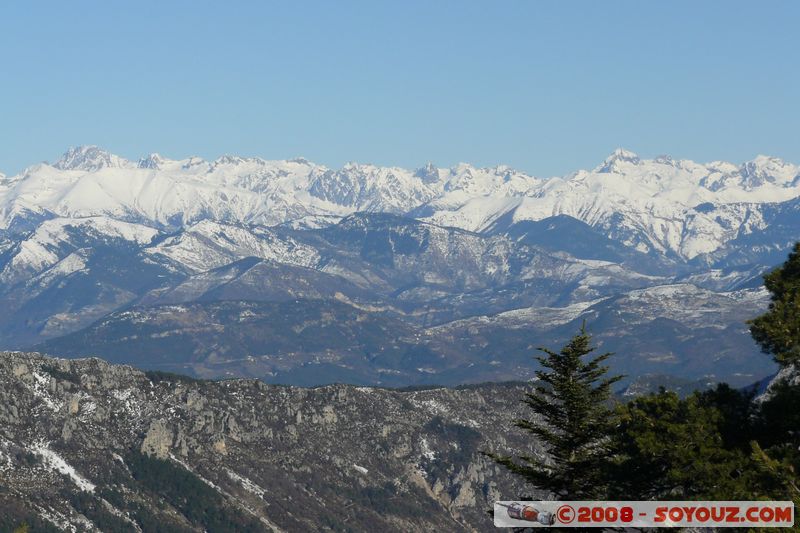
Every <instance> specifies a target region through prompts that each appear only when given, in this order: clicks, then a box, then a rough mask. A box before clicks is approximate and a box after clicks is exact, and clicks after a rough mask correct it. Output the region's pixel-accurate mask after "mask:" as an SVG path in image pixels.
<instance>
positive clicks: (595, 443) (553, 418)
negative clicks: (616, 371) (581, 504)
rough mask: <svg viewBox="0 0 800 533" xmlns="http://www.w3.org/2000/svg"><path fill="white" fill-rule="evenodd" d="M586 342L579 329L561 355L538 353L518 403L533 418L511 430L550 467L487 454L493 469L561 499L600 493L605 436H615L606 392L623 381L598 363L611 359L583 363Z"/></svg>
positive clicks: (606, 445)
mask: <svg viewBox="0 0 800 533" xmlns="http://www.w3.org/2000/svg"><path fill="white" fill-rule="evenodd" d="M590 341H591V337H590V336H589V334H588V333H586V329H585V327H584V328H581V331H580V333H579V334H578V335H576V336H575V337H573V338H572V339H571V340H570V341H569V342H568V343H567V344H566V346H564V347H563V348H562V349H561V351H560V352H558V353H557V352H554V351H551V350H548V349H546V348H540V351H542V352H543V354H544V355H542V356H539V357H537V358H536V359H537V360H538V361H539V363H540V364H541V366H542V369H541V370H538V371H537V372H536V375H537V377H538V378H539V383H538V384H537V386H536V387H535V388H534V390H533V392H530V393H527V394H526V395H525V399H524V400H523V401H524V402H525V403H526V404H527V405H528V406H529V407H530V408H531V410H532V411H533V414H535V415H537V416H536V418H534V419H532V420H526V419H521V420H517V421H516V422H515V424H516V425H517V426H518V427H520V428H522V429H525V430H526V431H529V432H530V433H532V434H533V435H535V436H536V437H537V438H538V440H539V441H540V442H541V443H543V444H544V445H545V447H546V448H547V451H548V453H549V456H550V460H549V461H542V460H540V459H538V458H536V457H530V456H523V457H519V458H517V459H514V458H512V457H509V456H500V455H496V454H493V453H487V454H486V455H488V456H489V457H491V458H492V459H494V460H495V461H496V462H497V463H499V464H501V465H503V466H505V467H507V468H508V469H509V470H511V471H512V472H514V473H515V474H518V475H520V476H522V477H523V478H525V480H527V481H528V482H529V483H531V484H533V485H534V486H536V487H538V488H542V489H546V490H549V491H551V492H553V493H554V494H555V495H556V496H558V497H559V498H561V499H574V500H581V499H593V498H600V497H602V496H603V495H604V493H605V488H604V485H605V484H604V479H606V477H607V476H606V475H605V472H606V467H607V465H608V463H609V455H610V450H609V438H608V437H609V434H610V433H611V432H612V431H613V430H614V420H613V411H612V410H611V408H610V406H609V405H608V403H609V399H610V396H611V386H612V385H613V384H614V383H616V382H617V381H619V380H620V379H622V376H616V377H606V373H607V372H608V367H606V366H603V364H602V363H603V362H604V361H605V360H606V359H608V357H609V356H610V355H611V354H610V353H605V354H602V355H599V356H597V357H594V358H593V359H588V358H587V356H588V355H589V354H590V353H591V352H593V351H594V348H593V347H591V344H590Z"/></svg>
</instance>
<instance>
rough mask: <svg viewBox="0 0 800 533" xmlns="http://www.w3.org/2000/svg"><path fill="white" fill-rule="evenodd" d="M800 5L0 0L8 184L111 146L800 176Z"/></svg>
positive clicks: (331, 159)
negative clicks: (615, 162) (633, 154)
mask: <svg viewBox="0 0 800 533" xmlns="http://www.w3.org/2000/svg"><path fill="white" fill-rule="evenodd" d="M799 27H800V2H793V1H789V0H787V1H783V2H770V1H767V2H761V1H760V2H733V1H694V0H693V1H688V2H679V1H669V2H654V1H653V2H650V1H604V2H599V1H591V2H589V1H586V2H569V1H553V2H541V1H513V2H510V1H509V2H504V1H482V2H466V1H464V2H462V1H455V0H453V1H430V0H428V1H421V2H413V1H408V0H404V1H402V2H401V1H391V2H375V1H369V2H367V1H365V2H350V1H339V0H337V1H320V2H310V1H309V2H299V1H298V2H275V3H272V2H261V1H252V2H245V1H231V2H221V1H215V2H204V1H177V0H170V1H159V2H149V1H142V0H138V1H136V2H124V1H107V0H106V1H99V0H98V1H92V2H90V1H80V0H79V1H71V2H65V1H52V2H46V1H37V2H22V1H20V2H3V3H2V4H0V171H3V172H6V173H9V174H10V173H15V172H17V171H19V170H20V169H22V168H23V167H24V166H27V165H29V164H33V163H35V162H38V161H42V160H49V161H53V160H55V159H57V158H58V156H59V154H61V153H62V152H63V151H64V150H65V149H66V148H67V147H69V146H71V145H78V144H98V145H101V146H104V147H106V148H107V149H109V150H111V151H113V152H115V153H118V154H120V155H123V156H126V157H130V158H137V157H139V156H141V155H145V154H147V153H149V152H154V151H157V152H160V153H162V154H164V155H165V156H167V157H174V158H179V157H186V156H189V155H199V156H202V157H206V158H215V157H217V156H219V155H221V154H224V153H234V154H241V155H254V156H262V157H267V158H289V157H295V156H300V155H302V156H305V157H307V158H309V159H311V160H314V161H317V162H320V163H324V164H327V165H332V166H338V165H341V164H342V163H343V162H346V161H350V160H353V161H361V162H372V163H376V164H381V165H389V164H395V165H401V166H407V167H416V166H419V165H422V164H424V163H425V162H426V161H433V162H434V163H436V164H439V165H442V166H447V165H451V164H454V163H457V162H459V161H466V162H470V163H474V164H478V165H494V164H497V163H506V164H510V165H512V166H515V167H517V168H520V169H522V170H526V171H529V172H531V173H534V174H536V175H543V176H547V175H554V174H562V173H565V172H567V171H571V170H574V169H576V168H583V167H591V166H594V165H595V164H597V163H598V161H600V160H602V159H603V158H604V157H605V156H606V155H607V154H608V153H609V152H610V151H611V150H613V149H614V148H615V147H617V146H623V147H626V148H628V149H631V150H634V151H637V152H639V153H640V154H641V155H643V156H648V157H649V156H655V155H658V154H662V153H668V154H671V155H673V156H675V157H682V158H691V159H696V160H700V161H710V160H713V159H727V160H732V161H735V162H741V161H743V160H746V159H750V158H751V157H753V156H755V155H756V154H758V153H766V154H771V155H777V156H780V157H783V158H785V159H788V160H792V161H795V162H800V129H799V128H800V45H799V44H798V28H799Z"/></svg>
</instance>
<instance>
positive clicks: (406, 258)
mask: <svg viewBox="0 0 800 533" xmlns="http://www.w3.org/2000/svg"><path fill="white" fill-rule="evenodd" d="M798 237H800V167H798V166H797V165H793V164H790V163H786V162H784V161H781V160H780V159H776V158H770V157H765V156H758V157H756V158H755V159H753V160H752V161H748V162H746V163H744V164H741V165H735V164H731V163H725V162H712V163H706V164H699V163H694V162H692V161H685V160H673V159H671V158H669V157H666V156H662V157H658V158H656V159H653V160H644V159H640V158H639V157H638V156H636V154H633V153H631V152H628V151H625V150H617V151H615V152H614V153H613V154H611V155H610V156H609V157H608V158H607V159H606V160H605V161H603V162H602V163H600V164H599V165H598V166H597V167H596V168H594V169H592V170H590V171H585V170H581V171H577V172H574V173H572V174H569V175H567V176H564V177H555V178H547V179H545V178H539V177H534V176H529V175H527V174H525V173H522V172H519V171H516V170H513V169H511V168H509V167H505V166H498V167H494V168H475V167H472V166H470V165H466V164H461V165H458V166H455V167H453V168H450V169H439V168H437V167H435V166H433V165H430V164H429V165H427V166H424V167H422V168H420V169H417V170H405V169H401V168H394V167H392V168H385V167H377V166H373V165H362V164H348V165H345V166H344V167H343V168H341V169H338V170H336V169H328V168H326V167H324V166H321V165H316V164H314V163H311V162H309V161H307V160H305V159H294V160H287V161H265V160H262V159H258V158H241V157H232V156H225V157H221V158H219V159H217V160H215V161H211V162H209V161H204V160H202V159H199V158H189V159H185V160H180V161H175V160H169V159H166V158H163V157H161V156H158V155H156V154H154V155H150V156H148V157H146V158H143V159H141V160H139V161H138V162H133V161H128V160H126V159H124V158H121V157H118V156H115V155H113V154H110V153H108V152H105V151H103V150H102V149H100V148H97V147H93V146H88V147H79V148H74V149H71V150H69V151H68V152H67V153H66V154H64V156H63V157H62V158H61V159H60V160H59V161H57V162H56V163H54V164H52V165H49V164H45V163H42V164H38V165H34V166H32V167H29V168H28V169H26V170H25V171H23V172H22V173H20V174H19V175H17V176H12V177H5V176H2V175H0V305H2V308H3V309H4V313H3V314H2V315H0V348H6V349H20V348H31V347H35V349H39V350H43V351H47V352H50V353H53V354H58V355H67V356H79V355H99V356H102V357H104V358H107V359H110V360H113V361H116V362H126V363H131V364H134V365H140V366H143V367H146V368H158V369H165V370H176V371H181V372H188V373H193V374H197V375H202V376H205V377H218V376H229V375H244V376H251V377H258V378H262V379H265V380H267V381H273V382H284V383H294V384H320V383H326V382H330V381H347V382H352V383H362V384H383V385H409V384H424V383H443V384H454V383H463V382H475V381H482V380H489V379H492V380H495V379H497V380H503V379H528V378H530V377H531V376H532V371H533V369H534V368H533V364H532V362H531V359H530V356H531V354H532V353H533V352H534V351H535V348H536V347H537V346H539V345H542V344H545V345H548V346H552V345H554V344H557V343H558V342H561V341H563V340H564V339H565V338H567V337H568V336H569V335H570V334H571V333H574V332H575V331H576V330H577V328H579V327H580V324H582V323H583V322H584V321H585V322H586V324H587V327H588V328H589V330H590V331H592V332H593V333H595V335H596V340H597V341H598V342H599V343H600V345H601V349H609V350H614V351H615V352H617V355H616V356H615V357H614V358H613V364H614V368H615V370H617V371H621V372H625V373H627V374H629V375H630V376H631V377H632V378H633V377H636V376H640V375H648V376H651V375H653V374H664V375H669V376H671V377H672V378H682V379H690V380H705V379H707V378H711V379H725V380H729V381H733V382H741V383H743V384H744V383H747V382H753V381H756V380H758V379H760V378H762V377H763V376H765V375H767V374H768V373H770V372H772V371H773V370H774V369H773V367H772V366H771V365H770V364H769V363H768V358H767V357H766V356H763V355H760V354H759V353H758V350H757V349H756V347H755V345H754V343H752V341H751V340H750V339H749V337H748V335H747V329H746V326H745V324H744V321H745V320H746V319H747V318H750V317H753V316H756V315H757V314H759V313H761V312H762V311H763V310H764V309H765V307H766V305H767V301H768V297H767V294H766V292H765V291H764V290H763V289H762V288H761V280H760V276H761V275H762V274H763V273H764V271H766V270H768V269H769V268H771V267H773V266H775V265H777V264H779V263H780V262H782V261H783V260H784V258H785V255H786V253H787V250H788V248H789V246H790V245H791V244H792V243H793V242H794V241H795V240H797V239H798Z"/></svg>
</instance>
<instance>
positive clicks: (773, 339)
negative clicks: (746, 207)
mask: <svg viewBox="0 0 800 533" xmlns="http://www.w3.org/2000/svg"><path fill="white" fill-rule="evenodd" d="M764 286H765V287H766V288H767V290H769V292H770V293H772V294H771V299H772V302H771V303H770V304H769V311H767V312H766V313H765V314H763V315H761V316H760V317H758V318H756V319H754V320H751V321H750V333H751V335H752V336H753V339H755V341H756V342H757V343H759V344H760V345H761V348H763V349H764V351H765V352H767V353H771V354H772V355H773V356H774V357H775V360H776V361H777V362H778V363H780V364H782V365H787V364H791V363H798V362H800V242H799V243H797V244H795V246H794V250H793V251H792V253H791V254H789V259H788V260H787V261H786V262H785V263H784V264H783V265H781V266H780V267H778V268H776V269H775V270H773V271H772V272H770V273H769V274H767V275H766V276H764Z"/></svg>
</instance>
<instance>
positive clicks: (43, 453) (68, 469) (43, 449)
mask: <svg viewBox="0 0 800 533" xmlns="http://www.w3.org/2000/svg"><path fill="white" fill-rule="evenodd" d="M31 451H33V453H35V454H36V455H39V456H40V457H41V458H42V461H43V462H44V464H45V466H46V467H47V468H49V469H51V470H55V471H56V472H59V473H61V474H64V475H67V476H69V478H70V479H71V480H72V482H73V483H75V484H76V485H77V486H78V488H80V489H81V490H85V491H88V492H94V489H95V484H94V483H92V482H91V481H89V480H88V479H86V478H84V477H83V476H81V475H80V474H78V472H77V471H76V470H75V468H74V467H73V466H72V465H70V464H69V463H67V462H66V461H65V460H64V459H63V458H62V457H61V456H60V455H58V454H57V453H56V452H54V451H53V450H51V449H49V448H48V447H47V444H45V443H44V442H38V443H36V444H34V446H33V447H32V448H31Z"/></svg>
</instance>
